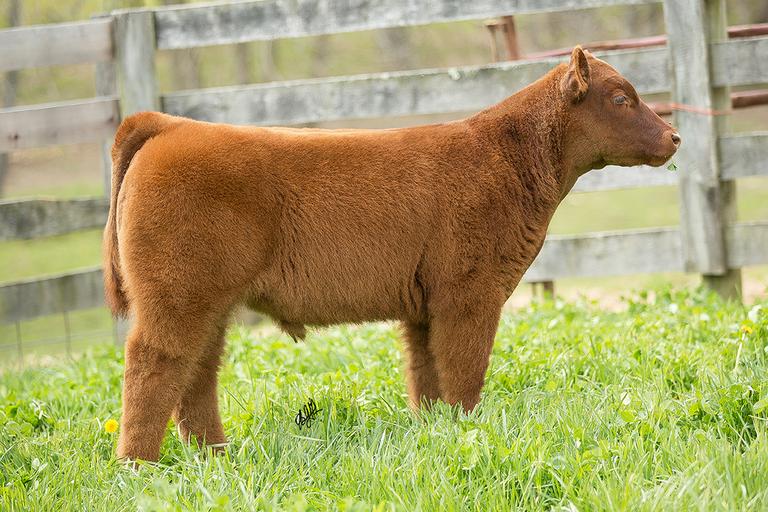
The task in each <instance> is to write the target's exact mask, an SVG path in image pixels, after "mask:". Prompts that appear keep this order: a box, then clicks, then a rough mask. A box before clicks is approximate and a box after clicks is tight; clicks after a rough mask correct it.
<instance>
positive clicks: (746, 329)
mask: <svg viewBox="0 0 768 512" xmlns="http://www.w3.org/2000/svg"><path fill="white" fill-rule="evenodd" d="M741 332H743V333H744V334H747V335H749V334H752V328H751V327H750V326H748V325H742V326H741Z"/></svg>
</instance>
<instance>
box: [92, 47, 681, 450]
mask: <svg viewBox="0 0 768 512" xmlns="http://www.w3.org/2000/svg"><path fill="white" fill-rule="evenodd" d="M679 144H680V138H679V136H678V135H677V133H676V132H675V131H674V129H673V128H672V127H671V126H670V125H669V124H668V123H666V122H664V121H663V120H662V119H661V118H659V117H658V116H657V115H656V114H654V113H653V112H652V111H651V110H650V109H649V108H648V106H647V105H646V104H645V103H643V102H642V101H641V100H640V98H639V97H638V95H637V93H636V92H635V90H634V88H633V87H632V85H631V84H629V82H627V80H626V79H624V78H623V77H622V76H621V75H620V74H619V73H618V72H617V71H616V70H615V69H613V68H612V67H611V66H609V65H608V64H607V63H605V62H603V61H601V60H599V59H597V58H595V57H594V56H592V55H591V54H589V53H588V52H584V51H582V49H581V48H579V47H577V48H575V49H574V51H573V53H572V55H571V59H570V62H569V63H565V64H561V65H559V66H557V67H555V68H554V69H553V70H552V71H550V72H549V73H548V74H546V75H545V76H544V77H542V78H541V79H539V80H538V81H536V82H535V83H533V84H531V85H530V86H528V87H526V88H525V89H523V90H521V91H520V92H518V93H517V94H515V95H513V96H511V97H509V98H507V99H506V100H504V101H502V102H501V103H499V104H497V105H494V106H492V107H490V108H488V109H486V110H483V111H482V112H479V113H478V114H476V115H473V116H471V117H469V118H466V119H463V120H460V121H455V122H449V123H442V124H433V125H427V126H417V127H411V128H404V129H391V130H322V129H291V128H258V127H238V126H230V125H222V124H212V123H204V122H198V121H193V120H189V119H183V118H179V117H173V116H169V115H165V114H161V113H156V112H145V113H140V114H136V115H133V116H130V117H128V118H127V119H125V120H124V121H123V122H122V124H121V125H120V128H119V129H118V132H117V135H116V138H115V144H114V147H113V150H112V157H113V180H112V196H111V207H110V213H109V218H108V221H107V226H106V229H105V232H104V257H105V261H104V275H105V286H106V295H107V301H108V303H109V304H110V306H111V308H112V310H113V312H114V313H115V314H117V315H126V314H128V313H129V312H130V313H132V314H133V316H134V319H135V321H134V324H133V327H132V329H131V331H130V333H129V335H128V339H127V342H126V347H125V355H126V357H125V378H124V385H123V413H122V418H121V422H122V423H121V429H120V439H119V443H118V456H120V457H127V458H131V459H136V458H138V459H146V460H155V459H157V458H158V456H159V450H160V444H161V441H162V439H163V435H164V432H165V428H166V424H167V421H168V419H169V418H170V417H173V418H174V421H175V423H176V425H177V427H178V430H179V432H180V434H181V435H182V437H183V438H184V439H185V440H187V441H189V440H191V439H196V440H197V442H200V443H205V444H207V445H209V446H213V447H217V446H221V445H222V443H225V442H226V438H225V435H224V430H223V428H222V424H221V420H220V417H219V411H218V404H217V390H216V386H217V371H218V368H219V364H220V358H221V354H222V349H223V345H224V332H225V329H226V326H227V322H228V318H229V315H230V312H231V311H232V309H233V307H235V306H236V305H238V304H242V303H246V304H247V305H248V306H249V307H251V308H253V309H255V310H257V311H260V312H263V313H265V314H266V315H269V316H270V317H272V318H273V319H274V320H275V321H276V322H277V323H278V324H279V325H280V326H281V327H282V329H283V330H284V331H285V332H287V333H288V334H290V335H291V336H293V337H295V338H302V337H303V336H304V334H305V326H323V325H329V324H336V323H341V322H364V321H370V320H384V319H390V320H398V321H400V322H401V323H402V327H403V336H404V347H405V352H406V361H407V362H406V367H405V374H406V380H407V389H408V395H409V399H410V402H411V405H412V407H414V408H418V407H420V406H423V405H428V404H429V403H431V402H432V401H434V400H438V399H440V400H443V401H445V402H447V403H449V404H461V406H462V407H463V409H464V410H466V411H469V410H471V409H473V408H474V407H475V405H476V404H477V402H478V400H479V398H480V390H481V388H482V386H483V382H484V377H485V372H486V368H487V366H488V359H489V356H490V353H491V347H492V345H493V339H494V335H495V332H496V328H497V325H498V321H499V315H500V312H501V309H502V306H503V304H504V302H505V300H506V299H507V298H508V297H509V295H510V294H511V293H512V291H513V290H514V289H515V287H516V286H517V284H518V283H519V281H520V278H521V277H522V276H523V273H524V272H525V271H526V269H527V268H528V267H529V266H530V265H531V262H533V260H534V258H535V257H536V255H537V253H538V252H539V250H540V248H541V246H542V243H543V242H544V237H545V234H546V231H547V225H548V224H549V222H550V219H551V218H552V215H553V214H554V212H555V209H556V208H557V206H558V204H559V203H560V201H561V200H562V199H563V197H565V195H566V194H567V193H568V191H569V190H570V189H571V187H572V186H573V184H574V183H575V181H576V180H577V178H578V177H579V176H580V175H582V174H584V173H585V172H587V171H589V170H590V169H598V168H602V167H604V166H606V165H608V164H616V165H625V166H630V165H638V164H650V165H655V166H658V165H661V164H663V163H664V162H665V161H667V160H668V159H669V158H670V157H671V156H672V155H673V154H674V152H675V151H676V149H677V147H678V145H679Z"/></svg>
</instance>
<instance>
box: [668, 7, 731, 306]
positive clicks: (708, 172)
mask: <svg viewBox="0 0 768 512" xmlns="http://www.w3.org/2000/svg"><path fill="white" fill-rule="evenodd" d="M664 18H665V22H666V25H667V33H668V34H669V52H670V62H671V65H672V75H673V77H674V80H673V82H674V85H673V88H672V98H673V101H675V102H677V103H682V104H685V105H691V106H693V107H696V110H697V111H695V112H694V111H679V112H676V114H675V123H676V126H677V129H678V130H679V132H680V135H681V137H682V141H683V143H682V146H681V148H680V151H679V153H678V157H677V158H679V160H680V162H681V165H680V201H681V204H680V208H681V211H680V220H681V222H680V223H681V226H680V231H681V236H682V250H683V257H684V260H683V261H684V265H685V269H686V271H691V272H700V273H701V274H702V275H703V280H704V284H705V285H707V286H708V287H710V288H712V289H713V290H715V291H716V292H717V293H719V294H720V295H722V296H724V297H728V298H740V297H741V270H740V269H729V268H728V265H727V250H728V248H727V246H726V237H725V232H726V228H727V227H728V224H730V223H732V222H734V221H735V220H736V194H735V184H734V183H733V182H724V181H721V179H720V177H721V173H720V156H719V154H718V144H717V141H718V135H719V134H720V133H722V132H723V131H724V130H725V124H726V122H727V119H726V118H727V116H724V115H721V114H722V111H723V110H729V109H730V93H729V90H728V88H727V87H719V88H718V87H715V86H714V84H713V82H712V75H713V74H712V55H711V51H712V50H711V43H712V42H716V41H721V40H726V39H727V23H726V17H725V0H664ZM703 112H707V113H703Z"/></svg>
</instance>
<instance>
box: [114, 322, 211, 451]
mask: <svg viewBox="0 0 768 512" xmlns="http://www.w3.org/2000/svg"><path fill="white" fill-rule="evenodd" d="M153 320H155V321H154V322H150V321H148V320H147V319H146V318H142V315H141V314H137V320H136V325H135V326H134V327H133V329H132V330H131V332H130V334H129V335H128V340H127V341H126V346H125V376H124V381H123V414H122V418H121V425H120V439H119V441H118V447H117V456H118V457H120V458H128V459H134V460H135V459H142V460H148V461H155V460H157V459H158V457H159V456H160V445H161V444H162V441H163V437H164V435H165V430H166V426H167V425H168V420H169V419H170V417H171V411H172V410H173V409H174V407H175V406H176V404H178V403H179V401H180V399H181V397H182V395H183V393H184V392H185V391H186V389H187V386H189V385H190V383H191V382H192V377H193V375H194V371H195V367H196V364H197V362H198V361H199V360H200V356H201V354H202V353H203V348H204V343H205V342H206V341H207V340H208V339H209V338H210V335H211V334H212V333H213V330H212V329H211V330H210V333H205V331H206V330H207V329H205V328H197V329H195V328H194V327H193V326H191V325H190V322H189V321H184V319H181V318H179V319H176V321H170V319H168V318H166V319H157V318H155V319H153ZM206 334H207V335H206Z"/></svg>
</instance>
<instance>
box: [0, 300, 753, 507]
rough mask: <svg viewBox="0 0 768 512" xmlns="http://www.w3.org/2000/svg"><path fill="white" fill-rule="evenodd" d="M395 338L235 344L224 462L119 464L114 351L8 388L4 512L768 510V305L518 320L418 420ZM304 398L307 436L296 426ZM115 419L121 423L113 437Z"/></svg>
mask: <svg viewBox="0 0 768 512" xmlns="http://www.w3.org/2000/svg"><path fill="white" fill-rule="evenodd" d="M397 335H398V330H397V327H396V326H395V325H394V324H368V325H364V326H342V327H336V328H330V329H323V330H317V331H313V332H312V333H311V334H310V335H309V336H308V339H307V341H306V343H304V344H294V343H293V342H292V341H291V340H290V338H288V337H287V336H285V335H283V334H280V333H278V332H277V331H274V330H272V329H271V328H261V329H259V330H248V329H245V328H242V327H240V328H236V329H233V330H232V331H231V333H230V335H229V338H228V341H229V343H228V352H227V357H226V363H225V365H224V368H223V371H222V378H221V383H222V387H221V389H220V393H219V395H220V399H221V406H222V411H223V418H224V424H225V429H226V431H227V433H228V435H229V436H230V439H231V444H230V445H229V447H228V448H227V450H226V452H225V453H224V454H223V455H221V456H211V455H206V454H204V453H201V452H198V451H197V450H193V449H189V448H186V447H184V446H183V445H182V444H181V443H180V441H179V440H178V438H177V437H176V436H175V435H173V433H172V432H171V431H172V428H171V426H169V434H170V435H168V436H167V438H166V441H165V444H164V446H163V449H162V459H161V460H160V462H159V463H157V464H142V465H141V466H140V467H139V469H138V470H137V471H133V470H131V469H129V468H127V467H124V466H123V465H122V464H120V463H119V462H118V461H117V460H115V458H114V446H115V442H116V436H117V434H116V433H111V432H108V431H107V430H108V429H105V425H106V424H107V422H108V420H111V419H115V420H117V419H119V415H120V408H119V395H120V384H121V372H122V356H121V354H120V353H119V351H118V350H116V349H115V348H113V347H109V346H106V345H105V346H101V347H97V348H93V349H91V350H89V351H87V352H85V353H82V354H80V355H78V356H76V359H75V360H74V361H73V362H57V363H52V364H51V365H49V366H33V367H30V368H28V369H26V370H24V371H21V372H19V371H15V370H11V369H8V368H6V370H5V372H4V373H2V374H0V404H2V405H0V510H3V511H22V510H23V511H34V510H78V511H80V510H108V511H111V512H112V511H119V510H172V511H176V510H296V511H300V510H345V511H352V510H355V511H356V510H404V511H414V510H426V511H431V510H448V511H450V510H511V509H520V510H559V511H569V512H570V511H576V510H579V511H591V510H632V511H635V510H648V511H650V510H676V511H677V510H745V511H746V510H765V509H766V507H768V487H766V485H765V483H766V481H768V428H767V427H768V423H767V422H768V381H766V375H767V374H768V353H767V351H768V301H763V302H757V303H756V304H750V305H748V306H742V305H741V304H736V303H729V302H723V301H722V300H720V299H718V298H717V297H715V296H713V295H711V294H708V293H707V292H704V291H701V290H690V289H689V290H674V289H669V288H662V289H658V290H656V291H654V292H650V293H647V292H639V293H634V294H632V295H631V296H630V297H628V298H624V299H623V300H622V302H621V303H620V304H619V306H618V307H617V308H616V310H614V311H608V310H606V309H604V308H600V307H598V306H597V305H596V304H595V303H593V302H590V301H587V300H581V301H567V302H564V301H562V300H555V301H543V302H535V303H533V304H532V305H530V306H529V307H527V308H524V309H520V310H516V311H508V312H506V314H505V316H504V317H503V318H502V321H501V325H500V328H499V332H498V335H497V338H496V344H495V347H494V353H493V357H492V359H491V368H490V369H489V372H488V378H487V385H486V388H485V390H484V393H483V399H482V401H481V403H480V405H479V406H478V408H477V409H476V410H475V411H474V412H473V413H472V414H470V415H468V416H464V415H459V416H458V418H455V417H454V416H455V414H454V411H451V410H450V409H449V408H448V407H447V406H445V405H444V404H439V405H438V406H437V407H435V408H434V409H433V410H432V411H431V412H429V413H425V414H424V415H423V417H422V418H418V417H417V416H416V415H415V414H413V413H412V412H411V411H410V410H409V409H408V407H407V403H406V396H405V387H404V383H403V377H402V370H401V368H402V360H401V356H400V352H399V342H398V341H397V339H398V338H397ZM310 399H313V400H314V401H315V402H316V403H317V406H318V407H319V408H320V410H319V412H318V413H317V415H316V419H315V421H314V422H313V423H312V424H311V425H310V426H305V427H303V428H301V429H300V428H299V426H298V425H297V424H296V423H295V422H294V418H295V416H296V414H297V412H298V411H299V409H300V408H301V407H302V406H303V405H304V404H306V403H307V402H308V401H309V400H310ZM110 423H111V422H110Z"/></svg>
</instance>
